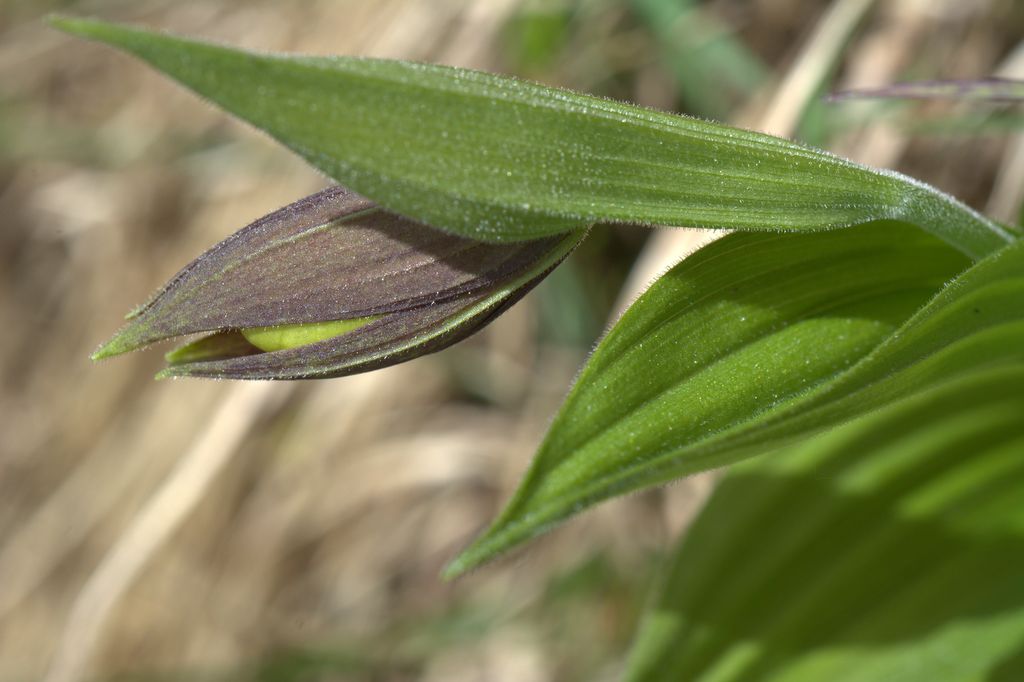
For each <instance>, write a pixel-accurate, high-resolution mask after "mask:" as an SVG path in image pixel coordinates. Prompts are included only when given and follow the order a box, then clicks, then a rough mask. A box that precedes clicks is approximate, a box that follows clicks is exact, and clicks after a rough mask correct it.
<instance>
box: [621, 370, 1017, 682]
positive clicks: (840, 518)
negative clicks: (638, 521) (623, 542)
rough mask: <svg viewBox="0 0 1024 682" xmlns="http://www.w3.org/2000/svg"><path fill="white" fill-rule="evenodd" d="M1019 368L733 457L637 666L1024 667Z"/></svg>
mask: <svg viewBox="0 0 1024 682" xmlns="http://www.w3.org/2000/svg"><path fill="white" fill-rule="evenodd" d="M1022 385H1024V364H1022V363H1016V364H1011V365H1008V366H1006V367H1002V368H998V369H987V370H981V371H978V372H974V373H970V374H967V375H964V376H961V377H960V378H959V379H956V380H953V381H951V382H947V383H945V384H942V385H940V386H937V387H934V388H932V389H929V390H927V391H924V392H922V393H920V394H918V395H915V396H913V397H911V398H907V399H904V400H902V401H899V402H897V403H893V404H892V405H890V406H889V407H886V408H884V409H883V410H881V411H880V412H876V413H874V414H871V415H869V416H867V417H864V418H861V419H859V420H857V421H855V422H853V423H851V424H848V425H846V426H843V427H841V428H839V429H837V430H835V431H833V432H830V433H828V434H826V435H824V436H820V437H818V438H816V439H813V440H811V441H810V442H808V443H806V444H805V445H803V446H801V447H798V448H793V449H790V450H788V451H785V452H779V453H775V454H772V455H768V456H765V457H759V458H757V459H754V460H750V461H748V462H744V463H742V464H740V465H737V466H736V467H734V468H733V470H732V471H731V472H730V473H729V475H728V476H727V477H726V478H725V480H724V481H722V483H721V484H720V485H719V487H718V488H717V489H716V491H715V493H714V495H713V496H712V498H711V500H710V502H709V503H708V505H707V506H706V507H705V509H704V510H703V511H702V513H701V514H700V516H699V517H698V519H697V521H696V522H695V523H694V525H693V526H692V527H691V528H690V530H689V531H688V533H687V534H686V536H685V539H684V541H683V542H682V543H681V545H680V546H679V548H678V549H677V550H676V552H675V553H674V556H673V558H672V561H671V563H670V567H669V569H668V571H667V575H666V579H665V581H664V585H663V587H662V589H661V590H660V594H659V596H658V598H657V600H656V602H655V603H654V605H653V608H652V609H651V610H650V612H649V614H648V616H647V618H646V620H645V624H644V625H643V627H642V628H641V630H640V633H639V636H638V639H637V642H636V645H635V648H634V651H633V655H632V657H631V662H630V666H629V667H630V672H629V675H628V676H627V679H629V680H631V681H632V682H646V681H651V682H653V681H654V680H666V679H673V680H676V679H678V680H693V681H695V682H697V681H704V680H707V681H710V680H714V681H715V682H730V681H739V680H758V681H760V682H819V681H820V680H829V682H875V681H877V680H900V681H901V682H933V681H935V680H941V681H942V682H960V681H963V682H968V681H975V680H987V681H989V682H1011V681H1012V680H1020V679H1024V655H1022V652H1024V648H1022V647H1024V581H1022V580H1021V566H1024V505H1022V504H1021V500H1024V419H1022V416H1021V415H1024V392H1022V391H1021V386H1022Z"/></svg>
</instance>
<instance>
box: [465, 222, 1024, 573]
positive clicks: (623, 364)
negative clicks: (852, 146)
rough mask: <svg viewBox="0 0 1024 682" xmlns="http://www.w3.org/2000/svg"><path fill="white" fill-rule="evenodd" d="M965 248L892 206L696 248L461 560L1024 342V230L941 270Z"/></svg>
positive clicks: (604, 359) (584, 382)
mask: <svg viewBox="0 0 1024 682" xmlns="http://www.w3.org/2000/svg"><path fill="white" fill-rule="evenodd" d="M964 265H965V264H964V261H963V260H962V259H960V258H958V257H957V255H956V254H955V252H953V251H952V250H951V249H949V248H947V247H944V246H942V245H941V244H940V243H939V242H937V241H935V240H931V239H929V238H928V237H926V236H924V235H923V234H920V235H915V234H914V232H913V231H912V230H909V229H907V228H906V227H900V226H899V225H896V224H892V223H888V224H876V225H872V226H869V227H867V228H861V229H855V230H847V231H843V232H837V233H830V234H825V235H805V236H801V237H793V236H789V237H770V236H764V235H732V236H730V237H728V238H726V239H723V240H721V241H719V242H718V243H715V244H713V245H712V246H710V247H708V248H706V249H704V250H702V251H701V252H699V253H698V254H696V255H695V256H693V257H691V258H689V259H687V260H685V261H683V263H681V264H680V265H679V266H677V267H676V268H674V269H673V270H671V271H670V272H669V273H667V274H666V275H665V276H663V277H662V278H661V279H660V280H659V281H658V282H656V283H655V284H654V285H653V286H652V287H651V289H650V290H649V291H648V292H647V293H646V294H644V295H643V296H642V297H641V298H640V299H639V300H638V301H637V302H636V303H635V304H634V305H633V306H632V308H631V309H630V310H629V311H628V312H627V313H626V314H625V315H624V316H623V318H622V319H621V320H620V321H619V322H618V323H617V324H616V326H615V327H614V328H613V329H612V330H611V332H610V333H609V334H608V336H607V338H605V339H604V341H602V342H601V344H600V345H599V346H598V348H597V350H596V351H595V352H594V355H593V357H592V358H591V359H590V361H589V363H588V365H587V367H586V368H585V369H584V371H583V373H582V374H581V375H580V378H579V380H578V382H577V384H576V386H575V387H574V388H573V390H572V392H571V394H570V395H569V397H568V399H567V400H566V403H565V405H564V406H563V409H562V411H561V412H560V414H559V415H558V417H557V418H556V419H555V422H554V423H553V425H552V427H551V430H550V431H549V433H548V436H547V438H546V439H545V441H544V443H543V444H542V446H541V448H540V451H539V453H538V455H537V456H536V459H535V461H534V463H533V465H532V467H531V469H530V471H529V473H528V474H527V476H526V479H525V480H524V482H523V483H522V484H521V486H520V489H519V491H518V492H517V494H516V496H515V498H514V499H513V500H512V501H511V503H510V504H509V506H508V507H507V508H506V510H505V511H504V513H503V514H502V515H501V516H500V517H499V519H498V520H497V521H496V522H495V523H494V525H493V526H492V527H491V529H490V530H488V531H487V532H486V533H485V534H484V535H483V536H482V537H481V538H480V539H479V540H478V541H477V542H476V543H474V545H472V546H471V547H470V548H469V549H468V550H467V551H466V552H465V553H464V554H462V555H461V556H460V557H459V558H458V559H457V560H456V561H455V563H454V564H453V565H452V566H451V568H450V572H451V573H458V572H461V571H463V570H466V569H467V568H470V567H472V566H474V565H476V564H478V563H480V562H481V561H484V560H486V559H488V558H490V557H492V556H494V555H495V554H496V553H498V552H500V551H503V550H505V549H507V548H509V547H511V546H513V545H516V544H518V543H520V542H522V541H524V540H526V539H528V538H530V537H532V536H534V535H536V534H538V533H540V532H542V531H543V530H545V529H547V528H548V527H550V526H551V525H553V524H554V523H556V522H558V521H560V520H561V519H564V518H565V517H567V516H569V515H570V514H573V513H575V512H578V511H580V510H581V509H583V508H585V507H587V506H589V505H591V504H593V503H595V502H597V501H599V500H602V499H606V498H608V497H611V496H614V495H619V494H623V493H626V492H630V491H633V490H637V489H640V488H643V487H647V486H650V485H656V484H660V483H665V482H667V481H670V480H672V479H674V478H678V477H680V476H684V475H686V474H690V473H694V472H696V471H701V470H704V469H708V468H711V467H717V466H722V465H725V464H730V463H733V462H736V461H739V460H741V459H744V458H746V457H749V456H752V455H755V454H759V453H761V452H764V451H766V450H767V449H769V448H771V447H774V446H778V445H780V444H782V443H786V442H789V441H793V440H795V439H799V438H802V437H806V436H808V435H810V434H814V433H816V432H817V431H820V430H822V429H826V428H829V427H833V426H836V425H838V424H842V423H844V422H846V421H848V420H850V419H851V418H854V417H856V416H859V415H861V414H864V413H866V412H868V411H870V410H873V409H876V408H878V407H881V406H884V405H886V404H889V403H891V402H893V401H894V400H898V399H900V398H903V397H906V396H908V395H911V394H913V393H916V392H918V391H921V390H924V389H927V388H929V387H931V386H934V385H936V384H939V383H941V382H944V381H948V380H950V379H952V378H954V377H956V376H959V375H962V374H964V373H966V372H970V371H973V370H976V369H978V368H980V367H985V366H991V365H998V364H1002V363H1013V362H1017V361H1020V360H1021V359H1024V304H1022V301H1024V243H1021V242H1018V243H1016V244H1014V245H1011V246H1008V247H1006V248H1005V249H1003V250H1002V251H1001V252H999V253H997V254H996V255H994V256H992V257H990V258H988V259H986V260H984V261H982V262H980V263H978V264H977V265H975V266H973V267H972V268H971V269H970V270H968V271H967V272H966V273H964V274H963V275H961V276H960V277H959V278H958V279H957V280H956V281H954V282H952V283H951V284H949V285H948V286H946V287H945V288H942V283H943V282H944V281H945V280H948V279H950V278H951V277H953V275H954V274H956V272H957V270H958V269H960V268H962V267H963V266H964ZM940 288H941V289H942V290H941V293H938V295H936V296H935V298H934V299H932V300H931V301H929V302H928V304H927V305H926V306H925V307H924V308H923V309H922V310H920V311H919V312H917V313H916V314H914V315H913V317H912V318H911V319H910V320H909V321H906V320H907V318H908V317H910V316H911V314H913V313H914V310H915V309H916V308H917V307H918V306H920V305H921V304H922V303H924V301H925V300H927V298H928V297H929V296H931V295H933V294H935V293H936V292H937V291H939V290H940ZM904 321H906V322H905V324H902V323H903V322H904ZM901 324H902V326H901ZM854 363H856V364H854ZM850 365H853V366H852V367H850Z"/></svg>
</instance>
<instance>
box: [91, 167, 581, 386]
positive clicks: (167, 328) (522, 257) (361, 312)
mask: <svg viewBox="0 0 1024 682" xmlns="http://www.w3.org/2000/svg"><path fill="white" fill-rule="evenodd" d="M582 236H583V232H582V231H580V232H575V233H572V234H567V235H561V236H557V237H550V238H547V239H540V240H533V241H526V242H516V243H509V244H489V243H484V242H478V241H474V240H471V239H467V238H465V237H459V236H455V235H452V234H448V233H446V232H441V231H439V230H436V229H434V228H431V227H429V226H427V225H424V224H422V223H418V222H416V221H413V220H410V219H408V218H404V217H402V216H399V215H396V214H393V213H388V212H387V211H384V210H383V209H381V208H380V207H378V206H377V205H376V204H374V203H373V202H371V201H369V200H368V199H365V198H363V197H361V196H358V195H356V194H353V193H351V192H349V191H348V190H346V189H344V188H342V187H331V188H329V189H326V190H324V191H322V192H318V193H317V194H314V195H312V196H309V197H306V198H305V199H301V200H299V201H297V202H295V203H294V204H291V205H290V206H286V207H284V208H282V209H280V210H277V211H275V212H273V213H271V214H269V215H267V216H264V217H263V218H261V219H259V220H257V221H256V222H254V223H252V224H251V225H248V226H247V227H245V228H243V229H242V230H240V231H238V232H236V233H235V234H233V235H232V236H230V237H228V238H227V239H225V240H224V241H222V242H221V243H219V244H217V245H216V246H214V247H213V248H211V249H210V250H209V251H207V252H206V253H204V254H203V255H202V256H200V257H199V258H197V259H196V260H195V261H193V262H192V263H191V264H189V265H188V266H186V267H185V268H184V269H183V270H182V271H181V272H179V273H178V274H177V275H175V276H174V277H173V278H172V279H171V281H170V282H169V283H168V284H167V285H166V286H164V288H163V289H161V290H160V291H159V292H158V293H157V294H156V295H155V296H154V297H153V298H152V299H151V300H150V301H149V302H148V303H146V304H145V305H143V306H141V307H140V308H138V309H137V310H135V311H134V312H132V313H131V314H130V315H129V322H128V324H127V325H126V326H125V327H124V328H123V329H122V330H121V331H120V332H118V333H117V335H115V336H114V338H113V339H111V340H110V341H108V342H107V343H106V344H104V345H103V346H102V347H101V348H100V349H99V350H97V351H96V353H95V354H94V355H93V358H94V359H99V358H105V357H109V356H112V355H117V354H120V353H124V352H127V351H130V350H135V349H137V348H141V347H143V346H145V345H148V344H150V343H153V342H156V341H161V340H163V339H168V338H172V337H177V336H183V335H186V334H196V333H201V332H210V333H209V334H208V335H207V336H204V337H202V338H200V339H198V340H196V341H193V342H191V343H189V344H186V345H185V346H182V347H181V348H178V349H177V350H175V351H172V352H171V353H169V354H168V355H167V360H168V367H167V369H165V370H164V371H163V372H161V374H160V376H204V377H217V378H227V379H308V378H326V377H336V376H343V375H346V374H355V373H357V372H364V371H367V370H371V369H377V368H380V367H385V366H387V365H392V364H395V363H398V362H402V361H405V360H409V359H411V358H414V357H418V356H420V355H425V354H427V353H432V352H435V351H438V350H441V349H442V348H446V347H447V346H449V345H451V344H453V343H455V342H457V341H460V340H462V339H464V338H466V337H467V336H469V335H470V334H472V333H473V332H475V331H477V330H478V329H480V328H481V327H482V326H484V325H485V324H487V323H488V322H489V321H491V320H492V319H494V318H495V317H496V316H497V315H498V314H500V313H501V312H503V311H504V310H505V309H506V308H508V307H509V306H510V305H512V304H513V303H515V302H516V301H517V300H519V299H520V298H521V297H522V296H523V295H524V294H525V293H526V292H527V291H529V290H530V289H531V288H532V287H533V286H534V285H535V284H537V283H538V282H539V281H540V280H541V279H543V278H544V276H545V275H547V274H548V273H549V272H550V271H551V270H552V269H553V268H554V267H555V266H556V265H558V264H559V263H560V262H561V261H562V260H563V259H564V258H565V257H566V256H567V255H568V254H569V253H570V252H571V251H572V249H573V248H574V247H575V246H576V244H578V243H579V241H580V239H581V238H582Z"/></svg>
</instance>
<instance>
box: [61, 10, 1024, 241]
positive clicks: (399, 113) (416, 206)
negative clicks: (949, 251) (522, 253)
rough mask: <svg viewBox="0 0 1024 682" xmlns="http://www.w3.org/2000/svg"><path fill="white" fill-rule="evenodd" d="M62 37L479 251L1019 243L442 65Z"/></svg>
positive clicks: (685, 130) (558, 93)
mask: <svg viewBox="0 0 1024 682" xmlns="http://www.w3.org/2000/svg"><path fill="white" fill-rule="evenodd" d="M53 23H54V24H55V25H56V26H57V27H59V28H61V29H63V30H65V31H68V32H70V33H74V34H76V35H80V36H83V37H88V38H93V39H96V40H100V41H103V42H106V43H108V44H110V45H113V46H116V47H118V48H120V49H123V50H125V51H127V52H130V53H132V54H134V55H136V56H138V57H140V58H141V59H144V60H145V61H147V62H148V63H150V64H151V65H152V66H154V67H155V68H157V69H159V70H160V71H162V72H164V73H166V74H167V75H169V76H171V77H173V78H175V79H177V80H178V81H180V82H181V83H183V84H185V85H187V86H188V87H190V88H192V89H193V90H195V91H196V92H197V93H199V94H201V95H202V96H204V97H207V98H209V99H210V100H211V101H213V102H214V103H216V104H217V105H219V106H221V107H223V108H224V109H226V110H228V111H230V112H232V113H233V114H235V115H236V116H238V117H240V118H242V119H244V120H247V121H249V122H250V123H252V124H253V125H255V126H257V127H259V128H261V129H263V130H265V131H266V132H268V133H269V134H270V135H272V136H273V137H274V138H276V139H278V140H279V141H281V142H282V143H284V144H285V145H287V146H288V147H290V148H291V149H292V150H294V151H295V152H297V153H298V154H300V155H301V156H303V157H304V158H305V159H306V160H308V161H309V162H310V163H311V164H313V165H314V166H316V167H317V168H319V169H321V170H323V171H324V172H325V173H327V174H328V175H330V176H331V177H333V178H334V179H336V180H337V181H339V182H340V183H342V184H344V185H346V186H348V187H351V188H353V189H354V190H355V191H357V192H359V193H360V194H363V195H365V196H367V197H370V198H371V199H373V200H375V201H376V202H378V203H379V204H380V205H382V206H384V207H386V208H387V209H389V210H392V211H395V212H397V213H400V214H402V215H406V216H409V217H411V218H414V219H417V220H421V221H423V222H426V223H428V224H430V225H434V226H435V227H438V228H441V229H445V230H448V231H451V232H455V233H460V234H463V235H469V236H473V237H476V238H479V239H487V240H495V241H499V240H522V239H530V238H537V237H542V236H546V235H551V234H555V233H559V232H566V231H569V230H572V229H577V228H580V227H582V226H583V225H587V224H590V223H593V222H599V221H609V222H627V223H645V224H650V223H657V224H667V225H683V226H695V227H709V228H710V227H718V228H741V229H751V230H772V231H775V230H822V229H827V228H834V227H842V226H849V225H854V224H858V223H862V222H866V221H869V220H875V219H883V218H892V219H902V220H906V221H909V222H912V223H915V224H917V225H918V226H920V227H924V228H926V229H928V230H931V231H934V232H935V233H936V234H939V235H940V236H941V237H942V238H943V239H945V240H947V241H948V242H950V243H952V244H954V245H956V246H957V247H958V248H959V249H960V250H962V251H964V252H965V253H968V254H970V255H972V256H975V257H980V256H983V255H985V254H988V253H990V252H992V251H993V250H995V249H997V248H999V247H1000V246H1001V245H1003V244H1005V243H1006V242H1007V241H1009V240H1010V239H1011V237H1010V236H1009V235H1008V234H1007V233H1006V231H1005V230H1004V229H1003V228H1002V227H1000V226H999V225H997V224H995V223H993V222H991V221H989V220H988V219H986V218H984V217H982V216H980V215H979V214H977V213H976V212H974V211H972V210H970V209H969V208H967V207H966V206H964V205H963V204H960V203H959V202H957V201H955V200H954V199H952V198H951V197H949V196H947V195H944V194H942V193H940V192H938V191H937V190H935V189H934V188H931V187H928V186H925V185H923V184H921V183H919V182H917V181H914V180H912V179H910V178H907V177H904V176H900V175H897V174H895V173H890V172H883V171H875V170H871V169H868V168H865V167H863V166H859V165H857V164H854V163H852V162H849V161H846V160H843V159H840V158H838V157H835V156H833V155H831V154H828V153H827V152H823V151H820V150H816V149H812V148H808V147H804V146H802V145H799V144H796V143H794V142H790V141H788V140H783V139H779V138H774V137H770V136H767V135H763V134H759V133H754V132H750V131H744V130H739V129H735V128H730V127H728V126H724V125H720V124H717V123H711V122H707V121H702V120H697V119H691V118H685V117H681V116H676V115H672V114H667V113H663V112H658V111H653V110H649V109H643V108H640V107H636V106H632V105H628V104H622V103H618V102H613V101H610V100H604V99H600V98H596V97H591V96H587V95H581V94H577V93H573V92H568V91H563V90H557V89H553V88H549V87H545V86H542V85H539V84H536V83H529V82H523V81H519V80H515V79H511V78H506V77H502V76H495V75H492V74H486V73H480V72H475V71H467V70H463V69H454V68H450V67H444V66H434V65H425V64H414V63H408V62H399V61H388V60H375V59H361V58H353V57H334V58H321V57H294V56H293V57H288V56H278V55H267V54H257V53H252V52H245V51H241V50H234V49H230V48H227V47H222V46H218V45H212V44H208V43H202V42H197V41H193V40H188V39H184V38H178V37H174V36H170V35H167V34H157V33H151V32H147V31H142V30H138V29H131V28H127V27H123V26H116V25H112V24H105V23H101V22H95V21H88V20H81V19H68V18H59V19H54V20H53Z"/></svg>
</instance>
